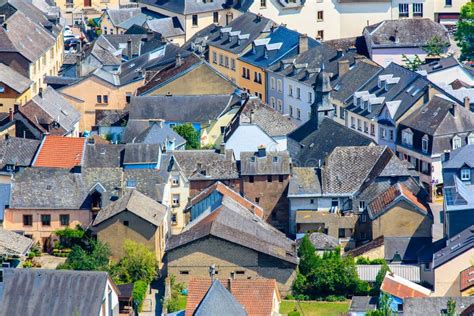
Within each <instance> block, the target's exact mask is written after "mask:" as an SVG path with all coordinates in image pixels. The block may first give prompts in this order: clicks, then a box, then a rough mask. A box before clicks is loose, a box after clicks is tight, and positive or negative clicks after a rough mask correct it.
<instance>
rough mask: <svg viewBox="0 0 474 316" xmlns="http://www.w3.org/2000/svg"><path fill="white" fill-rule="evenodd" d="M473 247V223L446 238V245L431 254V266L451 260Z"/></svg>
mask: <svg viewBox="0 0 474 316" xmlns="http://www.w3.org/2000/svg"><path fill="white" fill-rule="evenodd" d="M472 247H474V225H471V226H470V227H469V228H466V229H465V230H463V231H462V232H460V233H459V234H457V235H455V236H453V237H451V238H450V239H448V240H446V247H444V248H443V249H441V250H439V251H438V252H436V253H435V254H433V268H434V269H436V268H437V267H439V266H441V265H443V264H445V263H446V262H449V261H451V260H452V259H454V258H456V257H457V256H459V255H460V254H463V253H464V252H466V251H469V250H470V249H472Z"/></svg>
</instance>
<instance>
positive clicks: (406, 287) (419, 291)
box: [380, 272, 431, 300]
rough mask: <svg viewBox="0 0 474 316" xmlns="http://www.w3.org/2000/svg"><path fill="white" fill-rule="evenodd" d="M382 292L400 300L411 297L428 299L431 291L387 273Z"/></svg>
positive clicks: (381, 287) (381, 288)
mask: <svg viewBox="0 0 474 316" xmlns="http://www.w3.org/2000/svg"><path fill="white" fill-rule="evenodd" d="M380 290H381V291H383V292H385V293H387V294H390V295H393V296H395V297H397V298H400V299H402V300H403V299H405V298H409V297H428V296H430V294H431V291H430V290H429V289H427V288H425V287H422V286H421V285H418V284H416V283H414V282H411V281H409V280H407V279H405V278H402V277H401V276H398V275H396V274H393V273H390V272H387V274H386V275H385V278H384V279H383V282H382V285H381V286H380Z"/></svg>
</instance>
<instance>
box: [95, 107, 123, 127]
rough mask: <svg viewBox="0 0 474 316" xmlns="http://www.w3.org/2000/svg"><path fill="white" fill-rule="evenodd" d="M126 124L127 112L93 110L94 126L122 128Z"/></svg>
mask: <svg viewBox="0 0 474 316" xmlns="http://www.w3.org/2000/svg"><path fill="white" fill-rule="evenodd" d="M127 122H128V111H125V110H95V125H96V126H124V125H126V124H127Z"/></svg>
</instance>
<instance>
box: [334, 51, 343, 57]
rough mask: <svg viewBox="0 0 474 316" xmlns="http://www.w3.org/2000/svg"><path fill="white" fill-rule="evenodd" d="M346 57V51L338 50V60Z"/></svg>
mask: <svg viewBox="0 0 474 316" xmlns="http://www.w3.org/2000/svg"><path fill="white" fill-rule="evenodd" d="M342 56H344V51H343V50H342V49H338V50H337V53H336V58H341V57H342Z"/></svg>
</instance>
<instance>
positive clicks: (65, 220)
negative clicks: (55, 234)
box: [59, 214, 69, 226]
mask: <svg viewBox="0 0 474 316" xmlns="http://www.w3.org/2000/svg"><path fill="white" fill-rule="evenodd" d="M59 222H60V223H61V226H69V214H60V215H59Z"/></svg>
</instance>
